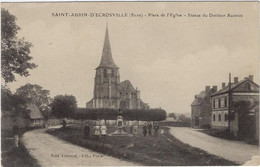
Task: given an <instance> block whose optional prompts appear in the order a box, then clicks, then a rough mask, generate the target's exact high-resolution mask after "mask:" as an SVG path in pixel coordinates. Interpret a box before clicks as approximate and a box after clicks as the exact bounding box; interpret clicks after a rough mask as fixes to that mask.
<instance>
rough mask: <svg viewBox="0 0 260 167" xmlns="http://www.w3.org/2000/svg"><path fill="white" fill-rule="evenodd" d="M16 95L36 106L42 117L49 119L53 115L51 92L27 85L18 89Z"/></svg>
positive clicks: (37, 86) (38, 86)
mask: <svg viewBox="0 0 260 167" xmlns="http://www.w3.org/2000/svg"><path fill="white" fill-rule="evenodd" d="M16 94H17V95H19V96H23V97H24V98H25V99H26V101H27V102H32V103H34V104H36V105H37V106H38V107H39V109H40V111H41V112H42V115H43V116H44V117H45V118H49V117H50V115H51V108H50V103H51V97H50V91H49V90H45V89H43V87H41V86H40V85H36V84H35V85H32V84H26V85H24V86H21V87H20V88H18V89H17V91H16Z"/></svg>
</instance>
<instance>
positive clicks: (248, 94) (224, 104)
mask: <svg viewBox="0 0 260 167" xmlns="http://www.w3.org/2000/svg"><path fill="white" fill-rule="evenodd" d="M229 95H230V98H231V103H230V104H231V106H229ZM241 101H248V102H250V103H251V105H252V106H253V107H252V109H251V110H252V111H254V112H251V113H249V114H248V115H246V116H243V117H240V116H239V115H240V113H235V111H234V110H233V104H234V103H236V102H241ZM211 102H212V117H211V128H212V129H215V130H220V131H225V130H228V126H229V125H228V118H229V117H230V131H231V132H232V133H233V134H234V135H235V136H238V134H239V132H240V130H241V129H244V128H247V130H248V131H249V130H253V131H256V129H257V128H256V127H255V126H256V125H257V126H259V125H258V123H259V122H258V123H256V121H259V119H258V118H257V115H258V109H259V108H258V107H257V106H258V104H259V85H258V84H256V83H255V82H254V81H253V76H252V75H250V76H249V77H246V78H244V79H243V80H241V81H238V77H235V78H234V82H233V83H231V86H230V89H229V85H228V84H227V85H225V83H222V89H221V90H219V91H217V92H215V93H213V94H212V95H211ZM229 107H230V116H228V110H229ZM254 108H255V109H254ZM256 109H257V111H256ZM231 117H233V118H231ZM242 122H247V123H248V124H247V125H246V124H244V123H243V124H242ZM254 134H256V132H254Z"/></svg>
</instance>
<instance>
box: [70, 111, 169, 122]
mask: <svg viewBox="0 0 260 167" xmlns="http://www.w3.org/2000/svg"><path fill="white" fill-rule="evenodd" d="M117 116H123V117H124V119H125V120H138V121H162V120H165V119H166V111H165V110H163V109H149V110H144V109H125V110H121V111H119V110H118V109H109V108H100V109H86V108H79V109H78V110H77V112H76V113H75V116H74V118H75V119H81V120H83V119H90V120H101V119H105V120H115V119H116V117H117Z"/></svg>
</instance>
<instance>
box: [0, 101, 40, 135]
mask: <svg viewBox="0 0 260 167" xmlns="http://www.w3.org/2000/svg"><path fill="white" fill-rule="evenodd" d="M14 121H16V122H17V124H18V126H19V128H34V127H42V126H43V125H44V117H43V116H42V114H41V111H40V110H39V108H38V107H37V106H36V105H35V104H32V103H28V104H27V105H26V109H25V110H23V111H21V110H19V111H14V110H13V111H7V110H2V115H1V129H3V130H12V128H13V123H14Z"/></svg>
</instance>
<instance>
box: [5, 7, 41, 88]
mask: <svg viewBox="0 0 260 167" xmlns="http://www.w3.org/2000/svg"><path fill="white" fill-rule="evenodd" d="M1 15H2V16H1V30H2V31H1V38H2V39H1V70H2V72H1V74H2V77H3V79H4V81H5V83H8V82H13V81H15V76H14V74H18V75H20V76H25V77H26V76H29V71H28V69H34V68H36V67H37V65H35V64H34V63H30V62H29V61H30V60H31V59H32V57H31V56H29V54H30V48H31V47H32V44H31V43H30V42H26V41H25V40H24V38H22V39H18V38H17V37H16V35H17V32H18V30H20V27H19V26H17V25H16V22H15V20H16V17H15V16H14V15H12V14H10V13H9V12H8V10H6V9H4V8H2V11H1Z"/></svg>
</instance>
